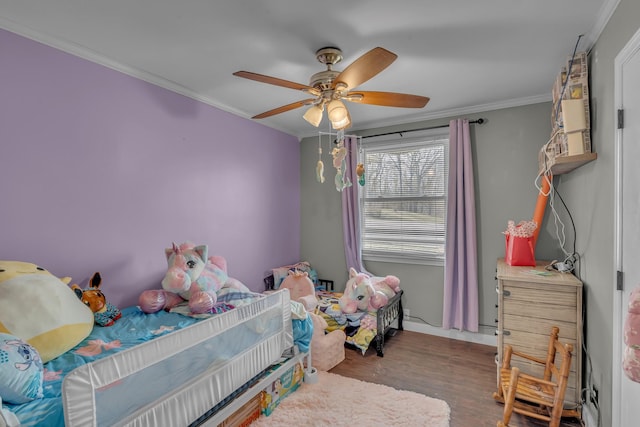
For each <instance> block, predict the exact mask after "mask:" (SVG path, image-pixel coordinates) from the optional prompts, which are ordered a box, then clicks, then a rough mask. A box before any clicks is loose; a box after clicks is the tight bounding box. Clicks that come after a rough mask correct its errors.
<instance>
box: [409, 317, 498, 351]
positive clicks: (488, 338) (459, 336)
mask: <svg viewBox="0 0 640 427" xmlns="http://www.w3.org/2000/svg"><path fill="white" fill-rule="evenodd" d="M402 326H403V328H404V329H405V330H407V331H411V332H420V333H422V334H427V335H435V336H437V337H444V338H451V339H454V340H459V341H467V342H473V343H476V344H484V345H490V346H492V347H497V345H498V339H497V338H496V336H495V335H487V334H479V333H474V332H467V331H458V330H456V329H442V328H438V327H435V326H431V325H426V324H424V323H419V322H412V321H411V320H410V319H409V320H403V321H402Z"/></svg>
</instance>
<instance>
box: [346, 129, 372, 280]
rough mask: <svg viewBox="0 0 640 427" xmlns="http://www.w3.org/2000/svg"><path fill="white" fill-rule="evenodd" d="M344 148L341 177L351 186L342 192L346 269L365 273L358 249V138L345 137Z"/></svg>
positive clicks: (359, 248)
mask: <svg viewBox="0 0 640 427" xmlns="http://www.w3.org/2000/svg"><path fill="white" fill-rule="evenodd" d="M344 146H345V148H346V149H347V157H346V165H347V170H346V171H343V172H342V173H343V176H344V177H345V179H346V178H349V181H351V183H352V185H351V186H349V187H346V188H345V189H343V190H342V229H343V234H344V252H345V257H346V260H347V269H351V268H354V269H355V270H356V271H358V272H361V273H367V271H366V269H365V268H364V265H363V264H362V252H361V247H360V243H361V242H360V209H359V205H358V176H357V175H356V166H357V164H358V138H356V137H352V136H346V137H345V138H344Z"/></svg>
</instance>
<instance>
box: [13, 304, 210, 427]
mask: <svg viewBox="0 0 640 427" xmlns="http://www.w3.org/2000/svg"><path fill="white" fill-rule="evenodd" d="M198 321H199V319H196V318H193V317H188V316H183V315H181V314H176V313H167V312H165V311H160V312H158V313H155V314H145V313H143V312H142V311H141V310H140V309H139V308H138V307H128V308H125V309H123V310H122V318H120V319H119V320H117V321H116V322H115V323H114V324H113V325H112V326H108V327H101V326H97V325H96V326H95V327H94V328H93V331H92V332H91V334H90V335H89V336H88V337H87V338H85V339H84V340H83V341H82V342H81V343H80V344H78V345H77V346H76V347H74V348H73V349H72V350H70V351H68V352H67V353H65V354H63V355H61V356H59V357H57V358H55V359H53V360H51V361H50V362H48V363H45V365H44V387H43V388H44V397H43V398H42V399H37V400H34V401H31V402H29V403H25V404H22V405H11V404H4V405H3V406H5V407H7V408H8V409H9V410H11V411H13V412H14V414H16V416H17V417H18V419H19V420H20V423H21V424H23V425H25V426H36V425H37V426H43V427H45V426H46V427H48V426H51V427H57V426H64V413H63V408H62V380H63V378H64V376H65V375H67V374H68V373H69V372H71V371H72V370H73V369H74V368H76V367H77V366H79V365H82V364H86V363H90V362H93V361H95V360H98V359H101V358H103V357H106V356H109V355H111V354H114V353H116V352H120V351H123V350H125V349H127V348H130V347H133V346H136V345H138V344H141V343H143V342H146V341H149V340H152V339H154V338H155V337H158V336H161V335H164V334H168V333H170V332H172V331H174V330H176V329H180V328H184V327H186V326H189V325H191V324H193V323H196V322H198ZM42 420H47V421H46V424H42Z"/></svg>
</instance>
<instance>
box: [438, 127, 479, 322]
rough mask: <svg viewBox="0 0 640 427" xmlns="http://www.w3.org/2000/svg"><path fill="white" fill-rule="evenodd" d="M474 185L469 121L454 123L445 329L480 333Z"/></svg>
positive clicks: (449, 186) (445, 284) (450, 171)
mask: <svg viewBox="0 0 640 427" xmlns="http://www.w3.org/2000/svg"><path fill="white" fill-rule="evenodd" d="M473 183H474V180H473V164H472V158H471V138H470V136H469V121H468V120H463V119H457V120H451V122H450V123H449V182H448V197H447V240H446V245H445V246H446V249H445V273H444V307H443V313H442V327H443V328H444V329H452V328H455V329H459V330H461V331H462V330H465V329H466V330H468V331H471V332H478V264H477V245H476V214H475V212H476V210H475V196H474V185H473Z"/></svg>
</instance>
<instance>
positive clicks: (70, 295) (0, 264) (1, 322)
mask: <svg viewBox="0 0 640 427" xmlns="http://www.w3.org/2000/svg"><path fill="white" fill-rule="evenodd" d="M70 280H71V279H70V278H65V279H59V278H57V277H56V276H54V275H53V274H51V273H50V272H48V271H47V270H45V269H44V268H42V267H38V266H37V265H35V264H32V263H29V262H21V261H2V260H0V332H1V333H6V334H10V335H14V336H16V337H18V338H20V339H22V340H24V341H26V342H27V343H29V344H30V345H32V346H33V347H34V348H35V349H36V350H37V351H38V353H39V354H40V358H41V359H42V361H43V363H46V362H48V361H49V360H51V359H54V358H56V357H58V356H60V355H61V354H62V353H64V352H66V351H68V350H70V349H71V348H73V347H74V346H76V345H77V344H78V343H79V342H80V341H82V340H83V339H84V338H86V337H87V336H88V335H89V334H90V333H91V330H92V329H93V323H94V320H93V313H92V312H91V309H89V307H87V306H86V305H84V304H83V303H82V301H80V300H79V299H78V297H77V296H76V294H75V293H74V292H73V291H72V290H71V288H70V287H69V286H67V284H68V282H69V281H70Z"/></svg>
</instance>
